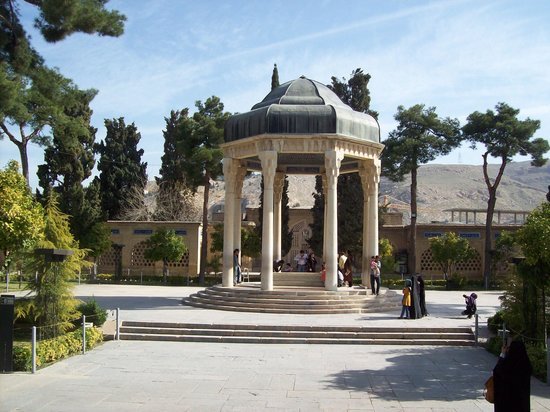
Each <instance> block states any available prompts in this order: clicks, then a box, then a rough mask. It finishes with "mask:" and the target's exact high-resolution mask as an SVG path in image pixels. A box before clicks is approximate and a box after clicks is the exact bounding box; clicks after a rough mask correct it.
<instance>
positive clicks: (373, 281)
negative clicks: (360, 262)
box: [370, 274, 380, 295]
mask: <svg viewBox="0 0 550 412" xmlns="http://www.w3.org/2000/svg"><path fill="white" fill-rule="evenodd" d="M370 287H371V289H372V293H373V295H378V294H379V293H380V276H378V277H376V276H374V275H373V274H371V275H370Z"/></svg>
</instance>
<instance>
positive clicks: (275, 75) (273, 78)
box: [271, 63, 280, 90]
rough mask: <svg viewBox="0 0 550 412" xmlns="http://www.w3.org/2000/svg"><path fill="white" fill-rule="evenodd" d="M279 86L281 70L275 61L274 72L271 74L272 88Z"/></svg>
mask: <svg viewBox="0 0 550 412" xmlns="http://www.w3.org/2000/svg"><path fill="white" fill-rule="evenodd" d="M279 86H280V83H279V70H278V69H277V63H275V64H274V65H273V74H272V75H271V90H273V89H275V88H276V87H279Z"/></svg>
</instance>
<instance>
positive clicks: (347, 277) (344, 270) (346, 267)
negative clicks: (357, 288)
mask: <svg viewBox="0 0 550 412" xmlns="http://www.w3.org/2000/svg"><path fill="white" fill-rule="evenodd" d="M342 286H347V287H350V288H351V287H352V286H353V255H352V254H351V251H350V250H348V251H347V252H344V251H341V252H340V253H338V287H342Z"/></svg>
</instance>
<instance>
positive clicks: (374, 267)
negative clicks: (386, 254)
mask: <svg viewBox="0 0 550 412" xmlns="http://www.w3.org/2000/svg"><path fill="white" fill-rule="evenodd" d="M381 266H382V265H381V263H380V258H379V257H378V255H376V256H373V257H372V258H371V262H370V271H371V288H372V294H373V295H377V296H378V294H379V293H380V268H381Z"/></svg>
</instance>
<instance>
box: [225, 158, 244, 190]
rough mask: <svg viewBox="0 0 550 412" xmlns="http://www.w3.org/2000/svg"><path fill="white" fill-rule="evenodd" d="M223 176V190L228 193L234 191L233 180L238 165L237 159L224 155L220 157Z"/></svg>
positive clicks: (234, 179)
mask: <svg viewBox="0 0 550 412" xmlns="http://www.w3.org/2000/svg"><path fill="white" fill-rule="evenodd" d="M222 166H223V176H224V180H225V191H226V192H229V193H235V181H236V177H237V171H238V169H239V167H240V162H239V161H238V160H237V159H234V158H231V157H224V158H223V159H222Z"/></svg>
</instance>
